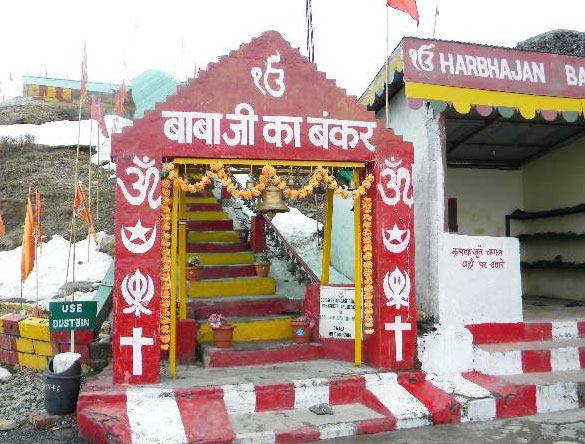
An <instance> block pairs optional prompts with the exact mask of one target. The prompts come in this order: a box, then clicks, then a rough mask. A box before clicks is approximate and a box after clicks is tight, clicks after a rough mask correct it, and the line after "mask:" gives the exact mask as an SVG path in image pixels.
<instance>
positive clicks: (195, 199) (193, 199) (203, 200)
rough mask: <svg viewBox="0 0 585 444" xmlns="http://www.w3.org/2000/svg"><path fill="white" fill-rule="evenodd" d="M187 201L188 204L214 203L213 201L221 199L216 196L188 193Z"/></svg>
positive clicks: (216, 201)
mask: <svg viewBox="0 0 585 444" xmlns="http://www.w3.org/2000/svg"><path fill="white" fill-rule="evenodd" d="M185 202H186V203H187V204H204V203H205V204H209V203H211V204H213V203H218V202H219V201H218V200H217V198H215V197H213V196H212V197H197V196H195V197H190V196H189V194H187V197H186V198H185Z"/></svg>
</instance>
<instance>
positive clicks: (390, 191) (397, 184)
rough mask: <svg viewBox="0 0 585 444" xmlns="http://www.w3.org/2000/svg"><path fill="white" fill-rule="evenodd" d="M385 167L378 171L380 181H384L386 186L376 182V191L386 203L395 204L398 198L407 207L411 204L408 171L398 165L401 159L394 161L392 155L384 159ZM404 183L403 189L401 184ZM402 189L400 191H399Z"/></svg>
mask: <svg viewBox="0 0 585 444" xmlns="http://www.w3.org/2000/svg"><path fill="white" fill-rule="evenodd" d="M384 163H385V164H386V168H384V169H383V170H382V171H381V172H380V182H383V181H384V180H385V181H386V186H383V185H382V183H379V184H378V191H379V192H380V196H381V197H382V200H383V201H384V203H385V204H386V205H396V204H397V203H398V202H399V201H400V199H401V198H402V200H403V201H404V203H405V204H406V205H408V206H409V207H411V206H412V202H413V201H412V188H411V182H410V171H409V170H408V169H407V168H404V167H400V168H397V167H399V166H400V164H401V163H402V160H399V161H397V162H396V161H395V159H394V157H392V158H390V160H385V161H384ZM403 183H404V189H402V184H403ZM401 191H402V192H401Z"/></svg>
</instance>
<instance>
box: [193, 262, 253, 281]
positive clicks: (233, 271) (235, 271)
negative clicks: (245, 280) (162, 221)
mask: <svg viewBox="0 0 585 444" xmlns="http://www.w3.org/2000/svg"><path fill="white" fill-rule="evenodd" d="M202 268H203V270H202V275H201V279H202V280H206V279H225V278H234V277H249V276H256V267H254V265H214V266H206V267H202Z"/></svg>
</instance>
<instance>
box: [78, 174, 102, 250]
mask: <svg viewBox="0 0 585 444" xmlns="http://www.w3.org/2000/svg"><path fill="white" fill-rule="evenodd" d="M73 213H75V215H76V216H77V217H79V218H80V219H81V220H84V221H86V222H87V224H88V225H89V230H90V231H91V235H92V236H93V240H94V241H95V243H96V244H97V243H98V238H97V234H96V233H95V229H94V228H93V220H92V218H91V213H90V211H89V205H88V204H87V199H86V198H85V193H84V192H83V188H81V182H77V187H76V189H75V203H74V204H73Z"/></svg>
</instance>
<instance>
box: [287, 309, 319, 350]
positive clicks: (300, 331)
mask: <svg viewBox="0 0 585 444" xmlns="http://www.w3.org/2000/svg"><path fill="white" fill-rule="evenodd" d="M315 322H316V318H315V315H313V314H312V313H309V312H307V311H306V312H305V313H304V314H302V315H301V316H299V317H298V318H297V319H296V320H295V321H290V327H291V330H292V339H293V342H294V343H295V344H307V343H309V342H311V332H312V329H313V327H314V326H315Z"/></svg>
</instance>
